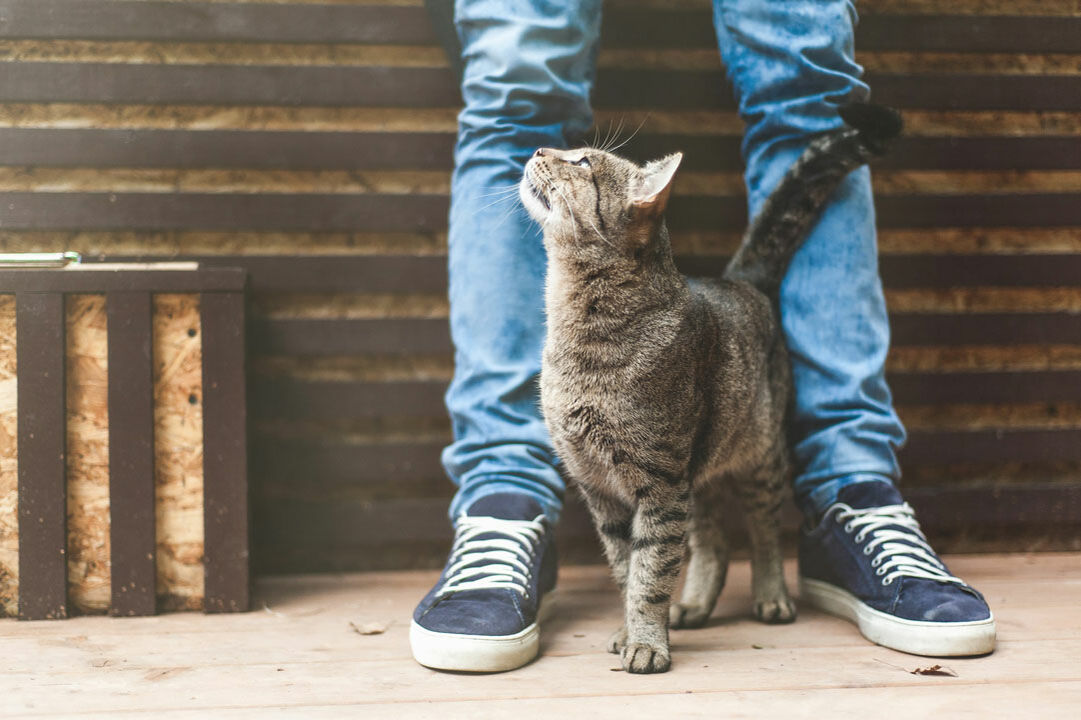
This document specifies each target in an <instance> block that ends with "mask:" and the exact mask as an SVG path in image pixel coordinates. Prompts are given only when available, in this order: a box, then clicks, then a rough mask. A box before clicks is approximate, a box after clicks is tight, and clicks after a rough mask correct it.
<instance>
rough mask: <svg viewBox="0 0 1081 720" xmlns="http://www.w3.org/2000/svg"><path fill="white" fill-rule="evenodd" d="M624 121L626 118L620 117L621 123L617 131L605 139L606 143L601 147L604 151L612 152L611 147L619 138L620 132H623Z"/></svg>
mask: <svg viewBox="0 0 1081 720" xmlns="http://www.w3.org/2000/svg"><path fill="white" fill-rule="evenodd" d="M623 121H624V118H622V117H621V118H619V125H618V126H616V131H615V132H614V133H612V136H611V137H610V138H605V139H604V145H602V146H601V148H600V149H601V151H602V152H610V150H609V148H610V147H612V145H614V144H615V143H616V142H617V141H618V140H619V134H620V133H621V132H623Z"/></svg>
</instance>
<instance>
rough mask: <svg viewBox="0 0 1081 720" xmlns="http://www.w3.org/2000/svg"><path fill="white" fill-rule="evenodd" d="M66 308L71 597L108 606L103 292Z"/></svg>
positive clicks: (88, 609) (80, 605)
mask: <svg viewBox="0 0 1081 720" xmlns="http://www.w3.org/2000/svg"><path fill="white" fill-rule="evenodd" d="M66 306H67V307H66V312H67V335H66V337H67V341H66V342H67V350H66V353H65V355H66V362H67V380H66V382H67V412H68V419H67V476H68V597H69V601H70V603H71V607H72V608H74V609H75V610H78V611H79V612H84V613H96V612H105V611H106V610H108V608H109V603H110V599H111V592H110V581H111V575H110V572H109V570H110V568H109V552H110V541H109V399H108V391H109V378H108V372H109V367H108V358H107V354H108V344H107V340H108V335H107V333H108V328H107V325H108V323H107V320H106V315H105V296H104V295H69V296H68V297H67V303H66Z"/></svg>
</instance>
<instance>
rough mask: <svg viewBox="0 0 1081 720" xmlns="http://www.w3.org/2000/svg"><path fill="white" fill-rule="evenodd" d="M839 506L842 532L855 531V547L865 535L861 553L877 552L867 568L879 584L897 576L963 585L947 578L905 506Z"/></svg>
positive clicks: (958, 580)
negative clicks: (856, 507) (869, 568)
mask: <svg viewBox="0 0 1081 720" xmlns="http://www.w3.org/2000/svg"><path fill="white" fill-rule="evenodd" d="M839 506H840V507H841V508H842V510H841V512H839V513H837V516H836V517H837V522H843V523H845V532H846V533H850V534H851V533H853V532H856V537H855V540H856V544H857V545H859V544H860V543H862V542H863V541H864V540H865V539H866V538H867V536H868V535H870V536H871V540H870V541H869V542H868V543H867V544H866V545H865V546H864V548H863V554H864V555H871V554H872V553H874V552H875V549H876V548H877V549H878V554H877V555H875V557H874V559H872V560H871V567H873V568H875V574H876V575H878V576H879V577H881V578H882V584H883V585H889V584H890V583H892V582H893V581H894V580H895V579H897V578H899V577H913V578H924V579H927V580H937V581H939V582H950V583H957V584H958V585H965V582H964V581H963V580H961V579H960V578H957V577H954V576H953V575H950V573H949V572H948V571H947V570H946V566H945V565H943V564H942V562H941V561H940V560H939V559H938V558H937V557H935V551H934V550H932V549H931V546H930V545H928V544H927V538H926V537H924V535H923V531H921V530H920V524H919V523H918V522H917V521H916V516H915V513H913V511H912V506H911V505H909V504H908V503H903V504H901V505H884V506H882V507H875V508H867V509H864V510H857V509H854V508H851V507H849V506H848V505H845V504H844V503H839ZM857 530H858V532H857Z"/></svg>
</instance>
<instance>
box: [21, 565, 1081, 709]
mask: <svg viewBox="0 0 1081 720" xmlns="http://www.w3.org/2000/svg"><path fill="white" fill-rule="evenodd" d="M949 562H950V565H951V568H952V569H953V570H954V571H955V572H957V573H958V574H961V575H963V576H964V577H966V578H968V579H969V580H970V581H971V582H972V583H973V584H974V585H976V586H977V587H979V588H980V589H981V590H983V591H984V592H985V594H986V595H987V597H988V599H989V600H990V601H991V603H992V607H993V608H994V610H995V612H996V617H997V619H998V624H999V639H1000V643H999V647H998V649H997V651H996V652H995V653H994V654H993V655H991V656H989V657H986V658H975V659H972V658H962V659H950V660H948V661H935V660H931V659H927V658H918V657H915V656H910V655H904V654H902V653H897V652H893V651H890V650H886V649H884V648H879V647H876V646H873V645H870V644H868V643H867V642H866V641H864V640H863V639H862V638H861V637H860V636H859V634H858V633H857V632H856V630H855V629H854V628H853V627H852V626H851V625H849V624H848V623H845V622H843V621H840V620H837V619H835V618H831V617H828V616H825V615H822V614H821V613H817V612H814V611H811V610H807V609H803V610H802V611H801V617H800V619H799V620H798V621H797V622H796V623H795V624H793V625H791V626H779V627H778V626H766V625H762V624H760V623H757V622H755V621H754V620H753V619H751V617H750V614H749V606H750V598H749V589H748V586H749V569H748V567H747V564H746V563H735V564H734V565H733V567H732V571H731V573H730V581H729V587H728V588H727V589H726V592H725V596H724V597H723V598H722V601H721V603H720V604H719V605H718V608H717V611H716V614H715V616H714V620H713V621H712V622H711V624H710V625H709V626H708V627H707V628H705V629H703V630H698V631H676V632H674V633H673V635H672V640H673V656H674V665H673V670H672V672H670V673H668V674H666V675H663V676H652V677H640V676H631V675H628V674H626V673H622V672H612V671H611V669H612V668H616V667H618V661H617V660H616V658H615V657H614V656H612V655H609V654H607V653H605V652H604V650H603V647H604V641H605V639H606V637H607V634H608V632H609V631H610V630H611V629H612V628H613V627H614V625H615V624H616V622H617V621H618V616H619V609H618V607H617V603H616V599H615V591H614V589H613V587H612V585H611V582H610V581H609V580H608V577H607V570H606V569H605V568H603V567H568V568H564V570H563V572H562V574H561V576H560V590H561V602H560V612H559V614H558V615H557V618H556V619H555V620H554V621H552V622H550V623H549V624H548V625H547V626H546V628H545V634H544V636H543V641H542V653H543V654H542V657H541V658H540V659H538V660H537V661H536V662H534V663H532V664H530V665H528V666H526V667H524V668H522V669H520V670H518V671H516V672H513V673H505V674H498V675H480V676H470V675H460V674H447V673H437V672H433V671H430V670H427V669H425V668H422V667H420V666H418V665H417V664H416V663H415V662H414V661H413V660H412V658H411V656H410V654H409V648H408V619H409V615H410V612H411V610H412V607H413V605H414V603H415V602H416V600H417V599H418V598H419V597H420V596H421V595H422V594H423V592H424V591H425V590H426V589H427V587H428V585H429V584H430V583H431V582H432V580H433V579H434V577H435V576H434V574H433V573H430V572H398V573H369V574H352V575H341V576H332V575H322V576H304V577H277V578H264V579H262V580H261V581H260V582H259V584H258V593H257V595H256V601H255V603H254V607H255V608H256V610H255V611H254V612H251V613H243V614H235V615H224V616H203V615H198V614H193V613H188V614H173V615H164V616H159V617H154V618H132V619H124V620H118V619H115V618H106V617H83V618H75V619H71V620H67V621H63V622H51V623H45V622H38V623H25V622H24V623H17V622H14V621H3V622H0V643H2V646H3V647H4V652H3V653H2V654H0V698H2V701H0V707H2V710H3V715H4V717H5V718H8V717H11V718H14V717H27V718H30V717H84V716H85V717H140V716H145V715H148V714H150V713H153V714H156V715H157V714H164V715H166V716H167V717H188V716H193V717H194V716H196V715H197V716H199V717H208V716H213V717H228V718H240V717H255V716H259V717H264V716H266V715H267V714H280V715H283V716H288V717H301V716H303V717H340V716H342V715H343V714H346V713H348V714H350V715H352V714H355V712H357V711H359V714H360V715H362V716H364V717H389V716H393V717H395V718H396V720H398V719H404V718H421V717H432V716H433V715H434V714H438V715H440V716H443V717H449V718H454V717H469V718H471V719H473V718H488V717H491V718H496V717H506V716H507V715H508V714H510V715H513V716H514V717H522V718H525V717H542V716H544V717H551V715H552V713H558V712H560V711H561V710H563V709H566V711H567V712H572V711H573V712H574V713H575V715H578V714H581V713H584V712H588V713H590V714H592V715H594V716H596V717H600V718H603V717H616V716H617V715H621V714H625V713H626V712H627V710H628V709H629V708H633V709H634V710H635V714H641V713H648V712H651V711H656V712H661V711H662V710H663V711H664V712H666V713H667V714H672V713H673V712H674V713H675V714H676V716H678V717H700V716H702V717H704V716H706V715H707V714H708V715H709V716H711V717H719V716H735V717H740V716H759V717H772V716H780V715H782V714H784V715H785V716H789V715H792V716H795V717H800V716H812V715H814V713H824V714H819V715H818V717H827V716H828V717H855V716H856V715H858V714H860V713H863V714H864V715H866V712H867V708H871V707H873V708H876V710H875V713H874V714H875V716H876V717H891V716H893V715H891V713H892V712H893V710H897V709H898V708H903V710H904V711H905V712H909V713H916V714H917V715H919V716H924V715H927V714H929V713H931V712H949V713H951V714H960V715H965V714H970V715H979V716H981V717H993V716H994V715H995V713H996V712H997V711H999V710H1003V709H1004V708H1010V707H1011V706H1012V711H1013V712H1016V709H1017V707H1018V703H1020V702H1022V701H1023V702H1024V703H1025V707H1026V709H1028V710H1030V711H1031V713H1032V714H1033V716H1039V717H1060V716H1061V717H1066V716H1067V715H1066V714H1065V713H1066V710H1067V709H1070V708H1076V703H1077V702H1078V701H1079V700H1081V661H1079V660H1078V658H1081V610H1079V609H1078V608H1081V555H1077V554H1048V555H1013V556H1001V555H1000V556H979V557H956V558H950V559H949ZM786 569H787V571H788V574H789V577H790V580H792V581H794V574H795V566H794V563H791V562H790V563H789V564H788V566H787V568H786ZM350 622H352V623H354V624H357V625H360V624H363V623H379V624H383V625H385V627H386V629H385V631H384V632H383V633H380V634H375V635H359V634H357V633H356V632H354V631H353V630H352V629H351V627H350ZM756 646H758V647H756ZM935 662H940V663H941V664H945V665H949V666H950V667H951V668H952V669H953V670H954V671H956V672H957V675H958V677H956V678H952V677H948V678H943V677H928V676H916V675H911V674H910V673H909V671H911V670H913V669H915V668H916V667H926V666H928V665H931V664H934V663H935ZM349 708H353V709H354V712H350V711H349ZM275 710H276V711H277V712H276V713H275V712H272V711H275ZM812 711H813V712H812Z"/></svg>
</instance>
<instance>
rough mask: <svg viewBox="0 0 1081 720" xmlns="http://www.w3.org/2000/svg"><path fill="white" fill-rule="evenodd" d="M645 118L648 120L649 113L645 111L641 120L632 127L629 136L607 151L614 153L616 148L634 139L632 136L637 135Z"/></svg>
mask: <svg viewBox="0 0 1081 720" xmlns="http://www.w3.org/2000/svg"><path fill="white" fill-rule="evenodd" d="M646 120H649V113H646V116H645V117H644V118H642V122H640V123H638V127H636V128H635V129H634V132H632V133H631V135H630V137H628V138H627V139H626V140H624V141H623V142H621V143H620V144H619V145H616V146H615V147H614V148H612V149H610V150H608V152H610V153H614V152H615V151H616V150H619V149H620V148H621V147H623V146H624V145H626V144H627V143H629V142H630V141H631V140H634V136H635V135H637V134H638V132H639V131H640V130H641V129H642V128H643V127H644V126H645V124H646Z"/></svg>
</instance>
